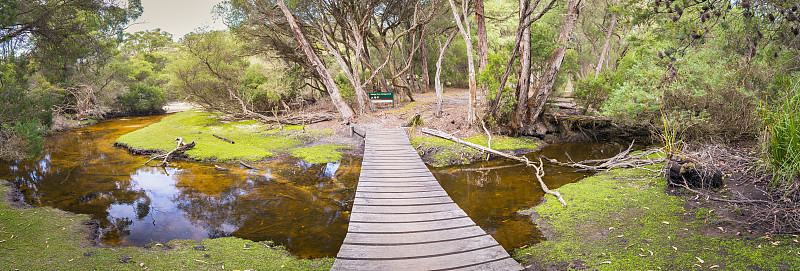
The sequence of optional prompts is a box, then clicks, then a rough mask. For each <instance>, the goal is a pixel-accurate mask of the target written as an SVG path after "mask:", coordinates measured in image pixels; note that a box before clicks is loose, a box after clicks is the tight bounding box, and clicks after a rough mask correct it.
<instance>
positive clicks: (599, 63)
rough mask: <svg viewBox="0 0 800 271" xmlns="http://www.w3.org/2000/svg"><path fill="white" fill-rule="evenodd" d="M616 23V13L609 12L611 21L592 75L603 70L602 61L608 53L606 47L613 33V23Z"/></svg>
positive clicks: (609, 43)
mask: <svg viewBox="0 0 800 271" xmlns="http://www.w3.org/2000/svg"><path fill="white" fill-rule="evenodd" d="M616 24H617V14H616V13H614V14H611V23H609V26H608V29H607V30H606V43H605V44H604V45H603V51H602V52H600V59H598V60H597V67H596V68H595V70H594V77H595V78H597V75H598V74H600V71H602V70H603V62H605V59H606V55H608V49H609V46H610V45H611V34H613V33H614V25H616Z"/></svg>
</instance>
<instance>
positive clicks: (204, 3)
mask: <svg viewBox="0 0 800 271" xmlns="http://www.w3.org/2000/svg"><path fill="white" fill-rule="evenodd" d="M219 2H221V0H142V7H144V13H142V16H140V17H139V19H137V20H136V22H134V24H133V25H131V26H130V27H128V29H127V30H126V32H128V33H133V32H136V31H142V30H152V29H156V28H161V30H163V31H167V32H169V33H171V34H172V35H173V38H174V40H175V41H178V40H179V39H180V38H181V37H183V35H186V33H189V32H192V31H194V30H195V29H197V28H198V27H204V26H207V27H210V29H211V30H215V29H226V28H227V27H226V26H225V24H223V23H222V19H220V18H218V19H217V20H216V21H215V20H214V15H213V14H212V13H211V11H212V9H213V8H214V6H215V5H217V4H218V3H219Z"/></svg>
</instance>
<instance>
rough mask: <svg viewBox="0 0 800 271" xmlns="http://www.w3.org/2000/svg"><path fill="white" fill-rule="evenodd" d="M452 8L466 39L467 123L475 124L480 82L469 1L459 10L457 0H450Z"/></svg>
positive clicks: (462, 35) (464, 2)
mask: <svg viewBox="0 0 800 271" xmlns="http://www.w3.org/2000/svg"><path fill="white" fill-rule="evenodd" d="M449 2H450V8H451V9H452V10H453V18H454V19H455V21H456V26H458V32H459V33H461V37H462V38H463V39H464V42H465V43H466V47H467V67H469V107H468V109H467V123H469V124H470V125H474V124H476V123H477V121H478V112H477V111H478V99H477V92H478V84H477V82H476V79H475V60H474V56H473V55H474V53H473V50H472V35H471V34H470V31H471V30H470V26H469V18H468V15H469V9H468V7H469V6H468V3H469V2H468V1H463V2H462V4H461V9H460V10H459V8H458V6H457V5H456V2H455V0H449Z"/></svg>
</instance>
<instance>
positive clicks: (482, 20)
mask: <svg viewBox="0 0 800 271" xmlns="http://www.w3.org/2000/svg"><path fill="white" fill-rule="evenodd" d="M475 37H476V38H478V42H477V43H476V45H477V46H476V47H477V48H476V49H477V52H478V73H482V72H483V69H485V68H486V66H488V65H489V40H488V37H487V34H486V14H485V13H484V10H483V0H475Z"/></svg>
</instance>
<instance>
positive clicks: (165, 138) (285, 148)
mask: <svg viewBox="0 0 800 271" xmlns="http://www.w3.org/2000/svg"><path fill="white" fill-rule="evenodd" d="M217 117H218V116H217V115H216V114H211V113H203V112H201V111H186V112H181V113H177V114H174V115H171V116H168V117H165V118H163V119H162V120H161V121H160V122H158V123H154V124H152V125H149V126H147V127H145V128H143V129H139V130H136V131H134V132H131V133H128V134H125V135H123V136H121V137H119V138H118V139H117V143H120V144H124V145H126V146H128V147H130V148H135V149H144V150H160V151H169V150H172V149H174V148H175V141H174V139H175V138H177V137H181V138H183V141H184V142H191V141H194V142H195V143H196V144H197V145H196V146H195V148H194V149H191V150H189V151H187V152H186V155H188V156H189V157H190V158H192V159H195V160H218V161H231V160H246V161H257V160H263V159H265V158H268V157H272V156H275V155H277V154H278V153H287V152H289V149H291V148H295V147H299V146H302V145H305V144H307V143H309V142H310V141H312V140H313V139H314V138H319V137H322V136H326V135H330V134H332V133H333V131H332V130H321V131H310V132H309V133H303V132H302V126H286V127H284V129H283V130H280V129H269V127H267V125H264V124H261V123H259V122H257V121H252V120H248V121H238V122H229V123H222V122H221V121H220V120H219V119H218V118H217ZM214 135H218V136H221V137H224V138H227V139H230V140H233V141H234V142H235V143H234V144H230V143H228V142H225V141H223V140H221V139H219V138H216V137H214ZM339 155H341V154H339Z"/></svg>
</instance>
